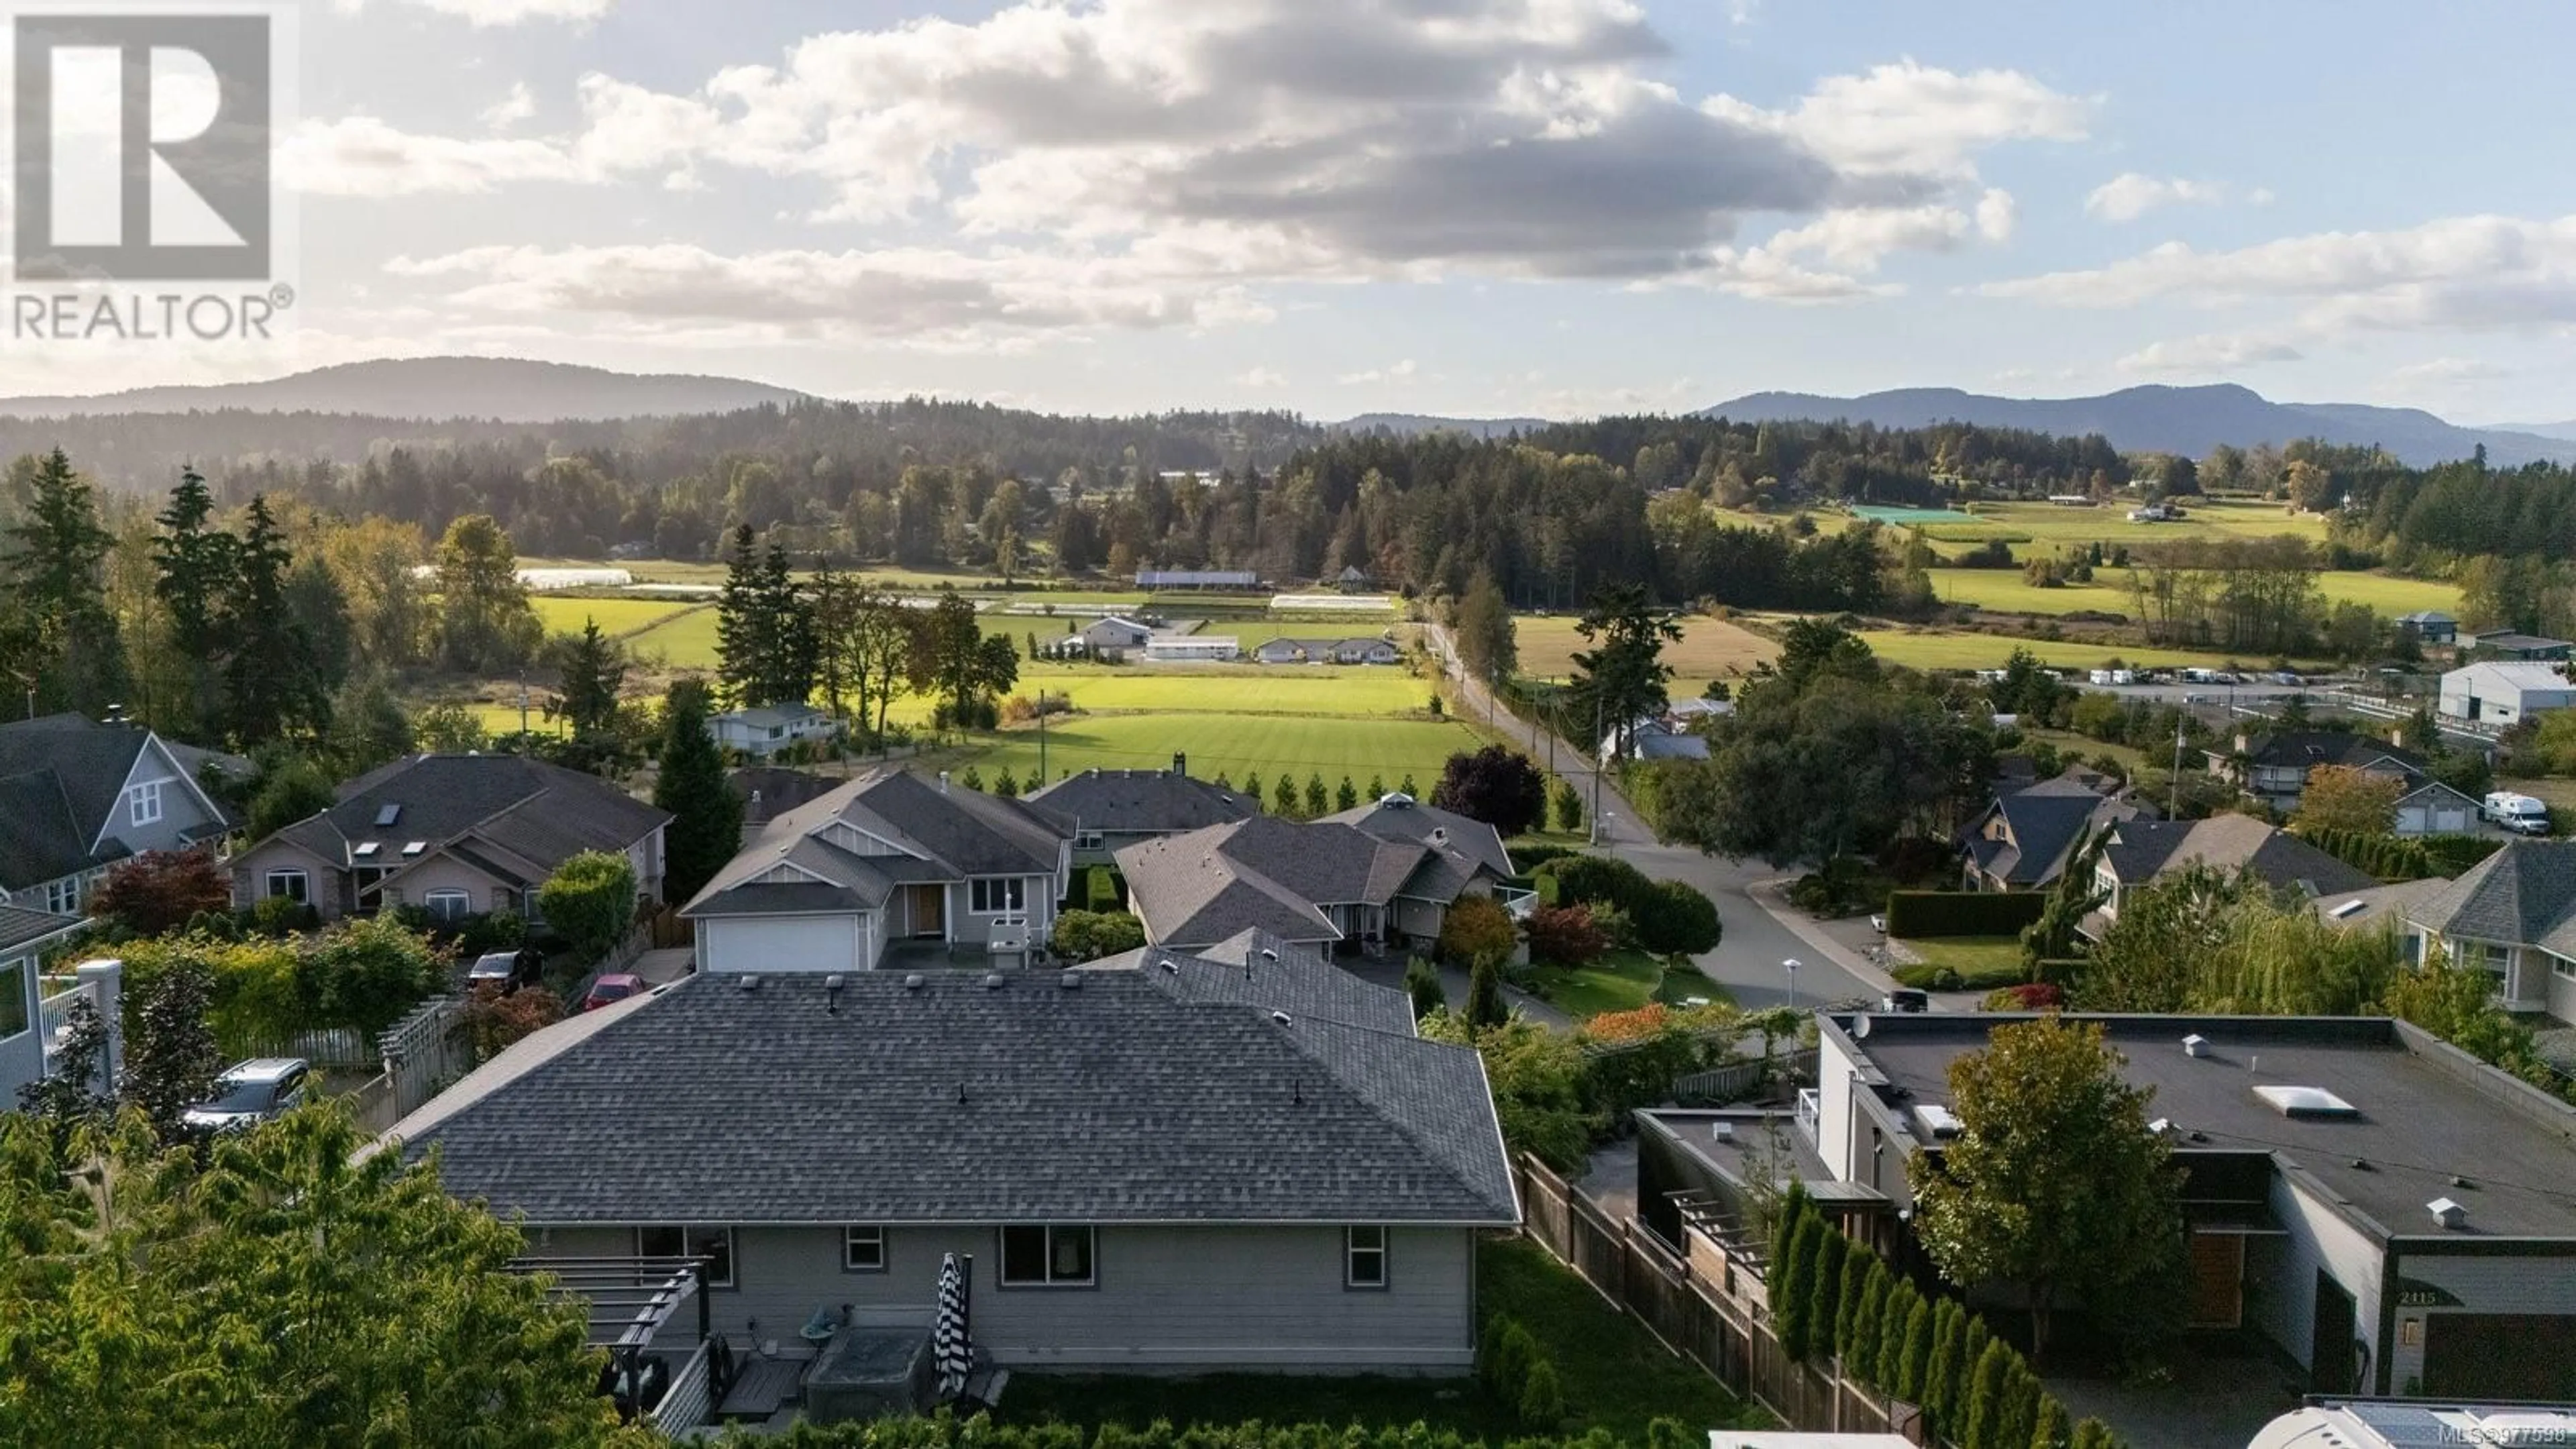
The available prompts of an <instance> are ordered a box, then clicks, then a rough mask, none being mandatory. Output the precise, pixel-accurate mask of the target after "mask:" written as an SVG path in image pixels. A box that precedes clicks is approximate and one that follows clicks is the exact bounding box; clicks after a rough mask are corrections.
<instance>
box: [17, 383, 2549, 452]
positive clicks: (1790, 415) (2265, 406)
mask: <svg viewBox="0 0 2576 1449" xmlns="http://www.w3.org/2000/svg"><path fill="white" fill-rule="evenodd" d="M810 396H811V395H810V394H807V393H802V392H798V391H795V390H794V389H791V388H783V387H775V386H772V385H770V384H767V383H760V382H751V381H747V380H744V379H741V378H733V377H712V376H698V375H691V374H681V373H630V372H613V371H610V370H608V369H606V368H598V367H578V366H573V365H570V364H566V363H558V362H532V361H528V360H526V359H522V358H506V357H419V358H389V359H383V360H378V361H373V362H351V363H343V364H340V365H338V366H335V367H323V368H316V369H314V370H312V371H309V372H299V373H293V374H290V375H288V376H286V377H279V378H271V379H268V380H265V381H261V382H235V383H218V384H213V385H208V386H198V387H150V388H136V389H133V390H130V391H126V392H114V393H102V394H99V395H96V396H90V397H21V398H0V418H60V417H112V416H116V415H120V414H137V413H186V412H198V411H208V412H210V411H214V410H217V409H226V408H231V409H241V410H244V411H249V412H268V413H299V412H300V413H323V414H347V415H361V416H368V417H380V418H404V419H490V420H493V421H497V422H502V423H549V422H558V421H567V420H607V419H615V418H638V417H671V416H680V415H685V414H692V413H719V412H730V411H733V410H735V409H739V408H747V407H757V406H760V405H762V404H782V405H783V404H787V403H792V402H798V401H802V400H805V399H807V398H809V397H810ZM1699 416H1702V417H1722V418H1727V419H1731V420H1733V421H1737V422H1788V421H1813V422H1835V421H1843V422H1852V423H1873V424H1876V425H1878V426H1880V427H1885V428H1920V427H1928V426H1931V425H1933V424H1936V423H1943V422H1967V423H1974V424H1977V425H1978V426H1981V427H1994V428H2020V429H2025V430H2028V431H2031V432H2040V433H2054V434H2060V435H2081V434H2086V433H2100V434H2101V435H2102V436H2104V437H2105V438H2108V439H2109V440H2110V442H2111V445H2112V446H2113V447H2115V448H2119V449H2121V450H2122V451H2124V452H2163V453H2183V454H2188V455H2190V456H2192V457H2195V458H2197V457H2202V456H2205V455H2206V454H2207V453H2208V452H2209V450H2210V449H2211V448H2213V447H2216V446H2217V445H2219V444H2221V443H2232V444H2234V445H2236V446H2238V447H2251V446H2253V445H2254V444H2257V443H2271V444H2274V445H2279V444H2284V443H2289V442H2292V441H2295V440H2297V439H2300V438H2321V439H2323V440H2325V441H2326V442H2329V443H2338V444H2346V445H2362V446H2371V445H2375V446H2378V447H2381V448H2385V449H2387V450H2388V451H2389V452H2390V453H2391V454H2394V455H2395V456H2396V457H2398V458H2400V459H2402V460H2404V461H2405V462H2407V463H2410V464H2414V465H2417V466H2423V465H2427V464H2432V463H2441V462H2448V461H2450V460H2452V459H2455V458H2465V457H2468V456H2469V455H2470V454H2471V453H2473V452H2474V451H2476V450H2477V449H2478V448H2480V447H2484V448H2485V449H2486V451H2487V458H2488V460H2489V461H2490V462H2493V463H2495V464H2496V465H2498V466H2500V467H2516V466H2519V465H2521V464H2524V463H2529V462H2536V461H2555V462H2570V461H2576V421H2570V422H2562V423H2535V424H2531V425H2528V426H2521V427H2494V428H2471V427H2463V426H2461V425H2459V424H2457V423H2452V422H2449V421H2446V420H2444V419H2442V418H2440V417H2436V416H2435V415H2433V414H2432V413H2429V412H2425V411H2423V410H2422V409H2420V408H2385V407H2369V406H2364V405H2362V404H2358V403H2284V402H2273V401H2271V400H2270V399H2268V398H2265V397H2263V396H2262V395H2261V394H2259V393H2256V392H2254V391H2253V390H2251V389H2249V388H2244V387H2239V386H2237V385H2235V384H2232V383H2221V384H2213V385H2210V386H2206V387H2162V386H2147V387H2131V388H2123V389H2121V390H2119V391H2117V392H2111V393H2104V394H2101V395H2100V396H2096V397H2071V398H2014V397H1995V396H1989V395H1986V394H1981V393H1972V392H1964V391H1961V390H1959V389H1957V388H1942V387H1925V388H1900V389H1897V390H1894V391H1890V392H1873V393H1866V394H1863V395H1861V396H1858V397H1829V396H1823V395H1819V394H1814V393H1794V392H1757V393H1749V394H1747V395H1745V396H1743V397H1739V398H1734V399H1732V400H1730V401H1727V402H1722V403H1719V404H1718V405H1716V406H1715V407H1711V408H1706V409H1703V410H1702V411H1701V412H1700V414H1699ZM1547 422H1548V420H1547V419H1544V418H1534V417H1504V418H1456V417H1437V416H1430V415H1425V414H1419V413H1394V412H1385V413H1363V414H1361V415H1359V416H1358V417H1354V418H1349V419H1346V420H1344V421H1342V422H1339V423H1334V424H1331V425H1329V426H1331V427H1332V428H1333V429H1335V430H1337V431H1342V432H1362V433H1365V432H1375V431H1379V430H1384V431H1387V432H1392V433H1398V434H1414V433H1427V432H1457V433H1464V434H1466V435H1468V436H1470V437H1477V438H1491V437H1500V436H1504V435H1506V434H1510V433H1514V432H1528V431H1531V430H1533V429H1536V428H1540V427H1544V426H1546V424H1547Z"/></svg>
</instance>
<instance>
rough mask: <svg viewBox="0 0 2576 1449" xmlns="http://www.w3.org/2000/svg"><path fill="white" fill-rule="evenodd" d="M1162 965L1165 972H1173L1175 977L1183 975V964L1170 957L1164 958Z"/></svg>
mask: <svg viewBox="0 0 2576 1449" xmlns="http://www.w3.org/2000/svg"><path fill="white" fill-rule="evenodd" d="M1162 965H1163V969H1164V970H1166V971H1169V972H1171V973H1172V974H1173V975H1175V976H1178V975H1180V974H1181V963H1180V962H1178V961H1175V960H1173V959H1172V958H1171V957H1169V956H1166V957H1164V958H1163V962H1162Z"/></svg>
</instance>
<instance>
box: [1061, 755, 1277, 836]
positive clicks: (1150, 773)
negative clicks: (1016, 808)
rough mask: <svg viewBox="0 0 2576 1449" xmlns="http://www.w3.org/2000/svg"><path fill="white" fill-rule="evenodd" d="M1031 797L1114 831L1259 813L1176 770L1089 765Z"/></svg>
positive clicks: (1197, 825) (1187, 826) (1175, 828)
mask: <svg viewBox="0 0 2576 1449" xmlns="http://www.w3.org/2000/svg"><path fill="white" fill-rule="evenodd" d="M1028 798H1029V800H1030V802H1031V803H1033V804H1037V805H1043V806H1045V807H1046V808H1048V809H1050V810H1053V811H1055V812H1056V813H1057V814H1059V815H1062V816H1065V817H1066V818H1068V819H1070V820H1072V821H1073V822H1074V824H1075V826H1076V827H1078V828H1080V829H1083V830H1099V831H1105V832H1108V833H1110V834H1115V835H1147V834H1157V833H1177V832H1179V831H1183V830H1198V829H1201V828H1203V827H1206V826H1210V825H1223V824H1226V823H1227V822H1229V821H1235V820H1242V819H1245V818H1247V817H1249V816H1251V815H1254V814H1257V813H1259V807H1258V806H1256V805H1254V804H1253V803H1252V802H1251V801H1250V800H1248V799H1246V798H1245V797H1244V796H1242V795H1241V794H1238V793H1237V792H1235V791H1232V790H1226V789H1221V788H1219V787H1217V786H1215V785H1212V784H1210V783H1208V782H1207V781H1205V780H1194V779H1191V778H1190V777H1189V776H1187V775H1184V774H1181V773H1179V772H1177V771H1173V770H1085V771H1083V772H1082V773H1081V774H1078V775H1068V776H1066V777H1065V778H1063V779H1061V780H1058V781H1056V782H1055V783H1054V784H1052V785H1049V786H1047V787H1046V788H1045V789H1043V790H1038V791H1034V792H1032V793H1031V794H1030V795H1029V797H1028Z"/></svg>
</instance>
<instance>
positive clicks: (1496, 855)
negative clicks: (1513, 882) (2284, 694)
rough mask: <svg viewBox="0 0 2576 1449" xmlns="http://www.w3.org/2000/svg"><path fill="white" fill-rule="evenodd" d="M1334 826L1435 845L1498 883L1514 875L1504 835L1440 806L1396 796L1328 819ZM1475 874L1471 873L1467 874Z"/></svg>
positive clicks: (1326, 818)
mask: <svg viewBox="0 0 2576 1449" xmlns="http://www.w3.org/2000/svg"><path fill="white" fill-rule="evenodd" d="M1324 820H1325V822H1326V823H1328V824H1333V825H1355V826H1358V827H1359V828H1360V829H1362V830H1365V831H1367V832H1368V833H1369V834H1371V835H1374V836H1376V837H1378V838H1379V839H1381V840H1407V841H1413V842H1415V843H1417V844H1422V845H1434V846H1436V847H1437V848H1438V849H1440V850H1441V851H1443V852H1444V853H1446V854H1449V855H1453V856H1458V857H1461V858H1463V859H1464V860H1465V861H1467V862H1468V863H1469V864H1470V866H1471V867H1474V866H1482V867H1483V868H1484V869H1486V870H1488V871H1491V872H1492V873H1493V875H1494V877H1495V879H1497V880H1499V879H1501V878H1502V877H1504V876H1507V875H1510V874H1511V873H1512V853H1511V852H1510V851H1509V850H1506V849H1504V848H1503V834H1502V832H1501V831H1499V830H1496V829H1495V828H1494V827H1492V826H1490V825H1488V824H1486V823H1485V822H1484V821H1482V820H1478V819H1476V818H1475V817H1473V816H1469V815H1461V814H1459V813H1457V812H1456V811H1454V810H1443V809H1441V808H1440V807H1439V806H1437V805H1425V804H1423V803H1421V802H1420V801H1418V800H1415V799H1413V798H1412V797H1410V796H1408V795H1405V794H1403V793H1402V792H1397V793H1394V794H1389V795H1383V796H1380V797H1379V798H1378V799H1377V800H1375V801H1373V802H1371V803H1369V804H1366V805H1362V806H1360V807H1358V808H1357V809H1354V810H1345V811H1342V812H1341V813H1340V814H1338V815H1327V816H1325V817H1324ZM1468 873H1470V874H1472V869H1471V870H1470V871H1469V872H1468Z"/></svg>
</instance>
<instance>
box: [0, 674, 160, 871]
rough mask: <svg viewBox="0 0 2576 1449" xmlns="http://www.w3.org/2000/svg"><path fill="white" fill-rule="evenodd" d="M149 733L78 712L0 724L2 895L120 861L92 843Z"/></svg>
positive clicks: (112, 846) (118, 852) (117, 853)
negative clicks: (98, 850)
mask: <svg viewBox="0 0 2576 1449" xmlns="http://www.w3.org/2000/svg"><path fill="white" fill-rule="evenodd" d="M151 737H152V732H151V731H149V730H146V729H141V728H138V727H137V726H134V725H122V724H100V723H98V722H97V721H95V720H92V719H89V718H87V717H85V716H82V715H77V714H51V715H46V716H44V717H42V718H40V719H30V720H18V721H15V722H12V723H9V724H0V889H5V890H24V889H26V888H27V887H29V886H32V885H37V884H40V883H42V882H44V881H49V880H55V879H58V878H60V877H62V876H67V875H71V874H73V873H75V872H77V871H83V870H88V869H90V868H92V867H94V866H98V865H102V864H105V863H106V862H107V861H109V860H114V859H120V858H122V857H123V856H124V854H125V850H124V847H123V846H121V845H119V844H117V843H115V842H113V841H111V842H109V845H108V849H107V850H106V851H105V852H104V853H102V854H99V855H95V856H94V855H92V854H91V853H90V842H91V841H93V840H95V839H96V838H97V837H98V833H99V829H100V827H101V826H103V825H105V824H107V822H108V812H109V811H111V810H113V809H114V808H115V807H116V804H117V800H118V798H119V796H121V795H122V794H123V793H124V790H125V781H126V777H127V776H129V775H131V774H132V773H133V772H134V758H135V756H136V755H139V754H141V753H142V752H143V744H144V741H146V740H148V739H150V738H151Z"/></svg>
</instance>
